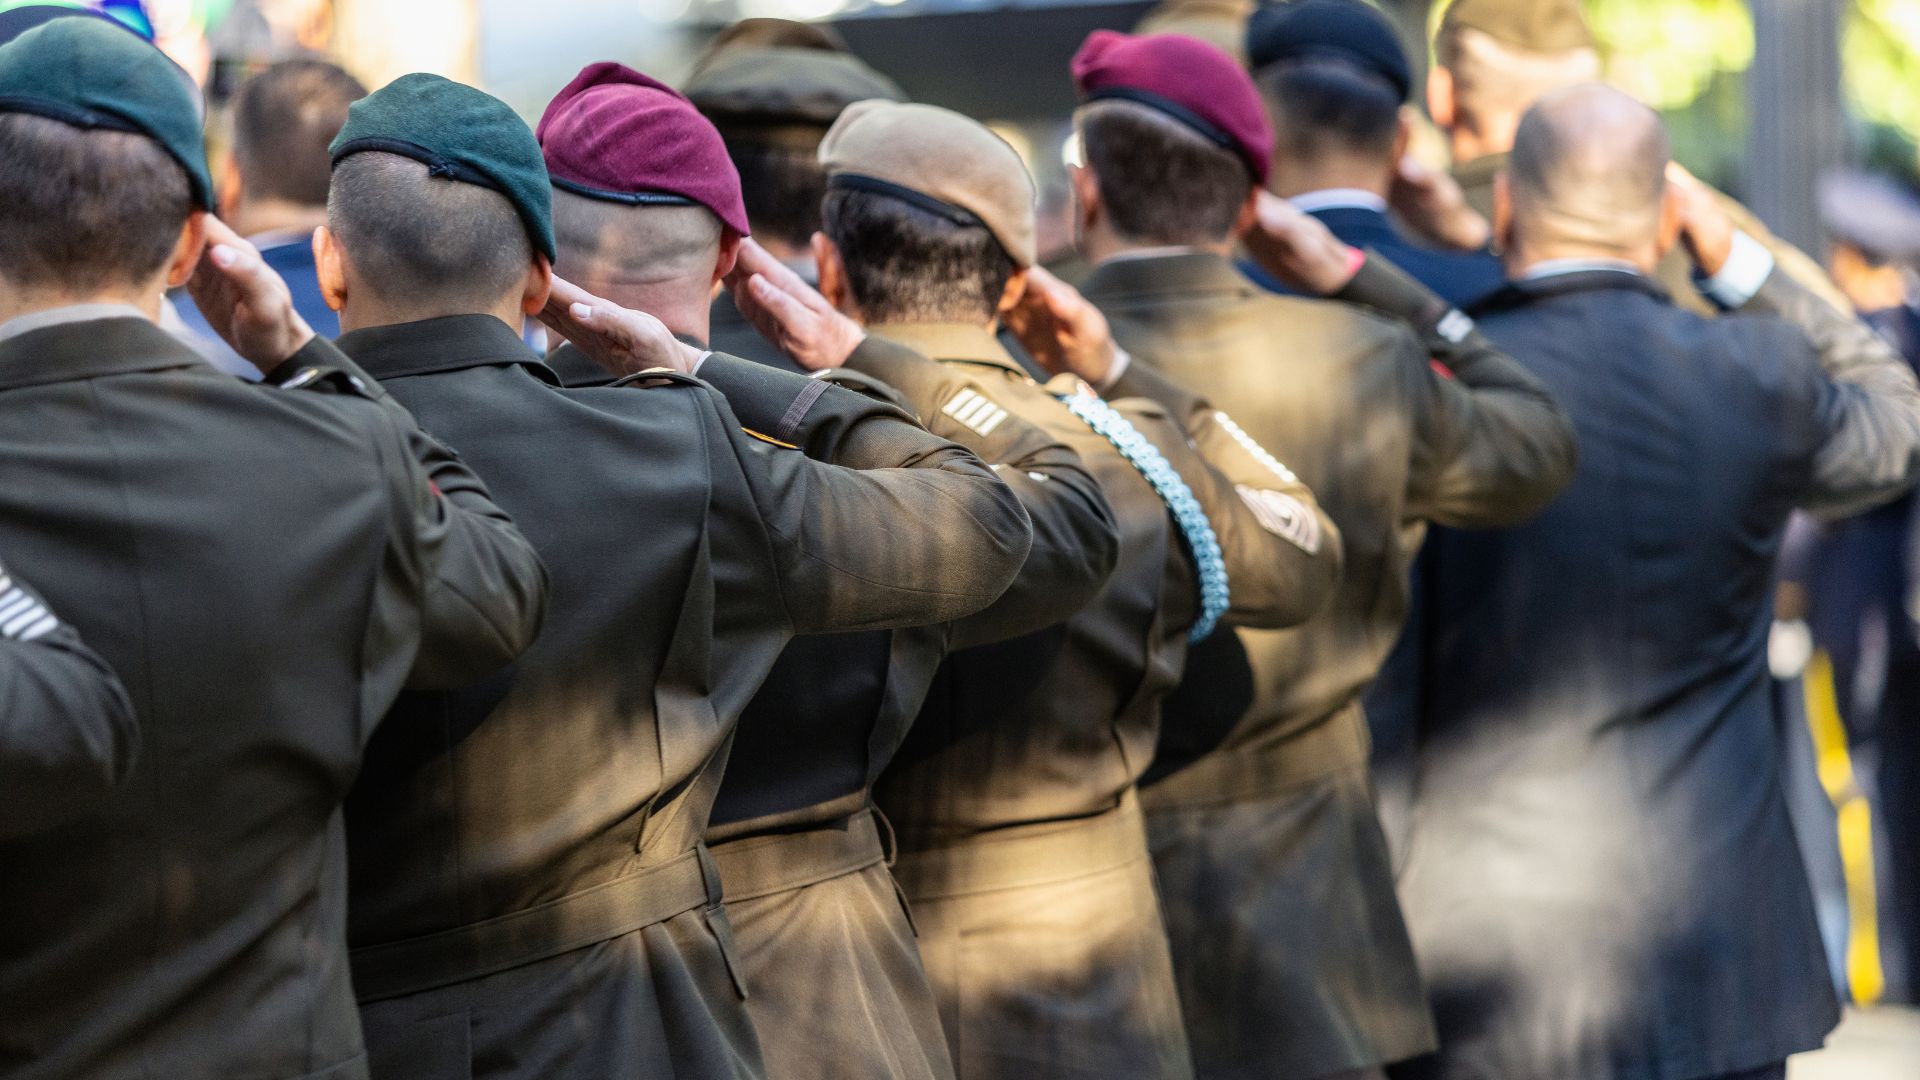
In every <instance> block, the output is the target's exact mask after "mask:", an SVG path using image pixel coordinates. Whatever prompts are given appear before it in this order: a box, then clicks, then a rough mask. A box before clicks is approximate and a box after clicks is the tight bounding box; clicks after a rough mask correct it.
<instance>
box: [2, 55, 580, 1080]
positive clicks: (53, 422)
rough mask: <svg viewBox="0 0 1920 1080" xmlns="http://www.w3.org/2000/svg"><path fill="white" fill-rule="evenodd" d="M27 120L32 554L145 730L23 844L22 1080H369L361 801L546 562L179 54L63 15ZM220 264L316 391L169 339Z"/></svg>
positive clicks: (13, 996)
mask: <svg viewBox="0 0 1920 1080" xmlns="http://www.w3.org/2000/svg"><path fill="white" fill-rule="evenodd" d="M0 102H4V104H0V432H5V434H4V435H3V436H0V463H3V464H0V473H4V477H5V482H4V483H0V550H4V551H5V552H6V553H7V555H8V557H9V558H10V559H14V560H17V562H18V565H22V566H31V567H33V570H34V584H35V586H36V587H37V588H38V589H40V590H41V591H42V592H43V593H44V594H45V596H46V598H47V603H48V605H49V607H50V608H51V609H52V610H54V611H58V612H59V613H60V617H61V618H63V619H65V620H68V621H69V622H70V623H71V624H72V625H73V627H75V628H76V629H77V630H78V632H79V633H80V634H81V635H82V636H84V637H85V639H86V641H87V643H88V644H89V645H90V646H91V647H92V648H94V649H95V650H97V651H98V653H99V655H100V657H101V658H102V659H103V660H104V661H106V663H107V664H108V665H109V666H110V667H111V668H112V669H113V670H114V671H116V672H117V673H118V674H119V676H120V678H121V680H122V681H123V682H124V683H125V685H126V690H127V695H128V698H129V700H131V701H132V702H133V705H134V708H135V717H136V719H137V721H138V725H139V737H140V743H141V750H140V756H139V758H138V759H137V760H136V761H135V762H134V764H133V766H132V768H131V770H130V771H129V772H128V773H127V775H126V777H125V779H124V781H123V782H122V783H121V784H120V785H119V786H118V787H116V788H115V789H114V790H113V791H112V792H111V793H110V794H106V795H104V796H102V797H100V798H97V799H93V800H91V801H89V802H88V803H87V804H86V805H84V806H81V807H76V808H75V810H74V812H73V813H71V814H69V815H68V816H67V817H66V818H65V820H63V821H61V822H60V823H58V824H57V825H55V826H53V827H51V828H48V829H45V830H42V831H38V832H35V833H34V834H32V835H30V836H17V837H11V838H8V839H6V840H5V841H4V842H0V864H4V865H5V866H6V867H7V874H6V877H5V879H4V881H0V958H3V959H0V999H4V1000H5V1001H6V1003H7V1005H6V1008H5V1009H4V1010H0V1072H4V1073H6V1074H7V1075H9V1076H15V1077H23V1078H38V1077H72V1076H97V1077H122V1076H209V1075H214V1076H248V1077H259V1078H263V1080H265V1078H274V1080H293V1078H296V1077H299V1078H306V1077H321V1076H325V1077H328V1078H330V1080H332V1078H344V1077H364V1076H365V1075H366V1064H365V1058H364V1056H363V1052H362V1042H361V1035H360V1026H359V1022H358V1018H357V1017H356V1015H355V1011H354V1004H353V991H352V988H351V986H350V984H349V980H348V970H347V953H346V941H345V935H344V929H345V909H346V899H347V881H346V860H345V857H344V851H343V842H344V838H345V837H344V833H343V831H342V825H341V817H340V801H341V799H342V798H343V797H344V796H345V794H346V791H347V788H348V786H349V785H351V784H352V782H353V778H354V775H355V773H356V772H357V770H358V769H359V766H360V762H361V757H362V751H363V747H364V746H365V745H366V742H367V740H368V739H369V738H370V737H371V736H372V734H373V731H374V727H375V725H376V723H377V722H378V721H379V719H380V717H381V715H382V714H383V713H384V712H385V711H386V709H387V706H388V705H389V704H390V703H391V702H392V701H393V700H394V699H395V697H396V696H397V695H398V694H399V693H400V691H401V689H402V688H403V686H407V685H412V686H423V687H424V686H458V685H462V684H465V683H469V682H472V681H474V680H477V679H480V678H483V677H486V676H488V675H490V674H492V673H493V672H494V671H496V670H498V669H499V668H501V667H502V666H503V665H505V664H507V663H508V662H509V661H511V660H512V659H513V658H514V657H515V656H516V655H517V654H518V653H519V652H520V651H521V650H522V649H524V648H525V647H526V646H527V644H528V643H529V642H530V641H531V640H532V639H533V637H534V634H535V632H536V630H537V629H538V626H539V621H540V613H541V609H542V606H543V602H544V599H545V595H546V577H545V574H544V571H543V569H542V567H541V565H540V562H539V560H538V558H537V556H535V554H534V553H533V550H532V548H531V547H530V546H529V545H528V543H527V541H526V540H525V539H524V538H523V537H522V536H521V535H520V534H519V532H518V531H517V530H516V529H515V528H514V527H513V526H512V524H511V522H510V521H509V520H508V518H507V517H506V515H505V514H504V513H502V512H501V511H500V510H499V509H498V508H497V507H496V506H495V505H494V504H493V502H492V500H491V499H490V498H489V497H488V495H487V493H486V489H485V488H484V487H483V486H482V485H481V484H480V482H479V481H478V480H477V479H475V477H474V476H473V474H472V473H471V472H469V471H468V470H467V469H466V467H465V466H463V465H462V464H460V463H459V462H458V461H457V460H456V459H455V458H454V457H453V456H452V455H450V454H448V453H447V452H446V451H445V450H444V449H442V448H441V447H439V446H438V445H436V444H434V443H432V442H431V441H430V440H428V439H427V438H426V437H425V436H424V435H422V434H421V433H420V431H419V429H418V428H417V427H416V426H415V425H414V423H413V420H412V418H411V417H410V416H408V415H407V413H406V412H405V410H403V409H401V408H400V407H399V406H398V405H396V404H394V403H393V402H392V401H391V399H388V398H386V397H385V396H384V395H382V394H381V393H380V391H379V388H378V387H377V386H374V385H373V384H372V383H371V381H370V380H365V379H362V378H360V377H359V376H358V375H357V374H356V373H355V372H354V371H353V369H352V368H351V365H350V364H348V363H347V362H346V360H345V358H344V357H341V356H340V355H339V354H338V353H337V352H335V351H334V350H333V349H332V347H331V346H328V345H326V344H325V343H324V342H321V341H318V340H316V339H315V338H314V334H313V331H312V329H311V328H310V327H308V326H307V325H306V324H305V322H304V321H303V320H301V319H300V318H299V316H298V313H297V312H295V311H294V309H293V306H292V302H291V300H290V298H289V296H288V292H287V289H286V287H285V285H284V284H282V283H280V282H279V280H278V279H277V278H275V277H273V275H272V274H271V272H270V271H268V270H267V269H266V268H265V266H264V264H263V263H262V262H261V261H260V258H259V255H258V254H257V253H255V252H254V251H253V250H252V249H251V247H249V246H248V245H247V244H246V243H245V242H244V241H242V240H240V239H239V238H238V237H237V236H235V235H234V234H233V233H232V232H231V231H230V230H228V229H226V228H225V227H224V226H221V225H220V224H219V223H218V222H217V221H215V220H214V219H212V217H211V216H210V214H209V211H210V210H211V208H212V205H213V187H212V184H211V182H210V179H209V177H208V170H207V164H206V158H205V153H204V150H203V148H202V144H201V137H200V121H199V117H198V114H197V111H196V108H195V103H194V101H193V100H192V98H191V97H190V95H189V91H188V90H187V89H186V84H185V83H183V82H182V81H181V80H180V78H179V75H178V72H177V69H176V68H174V66H173V65H172V64H171V62H169V61H168V60H167V59H166V58H165V57H164V56H162V55H161V54H160V52H159V51H158V50H156V49H154V48H153V47H152V46H150V45H148V44H146V43H145V42H142V41H140V40H139V39H138V38H136V37H134V36H133V35H130V34H128V33H126V32H124V31H123V30H121V29H119V28H116V27H113V26H109V25H106V24H105V23H102V22H99V21H96V20H92V19H57V20H54V21H53V22H51V23H49V24H47V25H45V26H42V27H40V28H38V29H36V30H33V31H30V32H28V33H27V34H24V35H22V36H21V37H19V38H18V39H16V40H14V41H13V42H11V43H10V44H8V45H6V46H4V47H0ZM208 239H212V240H213V241H214V242H215V246H214V247H212V248H211V249H210V251H209V254H208V255H207V257H206V258H201V251H202V248H203V246H204V244H205V243H206V241H207V240H208ZM196 263H197V264H198V270H197V271H195V267H196ZM189 272H194V273H193V280H194V289H195V295H196V298H197V299H198V301H199V304H200V308H201V310H202V311H203V312H206V313H208V314H209V315H210V316H211V317H212V322H213V323H214V325H216V326H218V327H220V328H221V329H222V331H223V332H225V333H226V335H227V339H228V342H229V344H231V345H232V346H233V347H234V349H235V350H236V351H237V352H239V353H240V354H241V355H242V356H246V357H248V358H249V359H250V360H251V361H252V362H253V363H254V364H256V365H257V366H258V367H260V368H261V370H262V371H263V372H268V373H269V380H270V381H273V382H276V383H284V384H285V386H284V387H261V386H253V385H249V384H246V383H242V382H240V381H238V380H235V379H233V378H230V377H228V376H226V375H223V374H221V373H220V372H218V371H216V370H215V369H214V368H213V367H211V366H210V365H208V364H206V363H205V362H204V361H202V360H201V359H200V357H199V356H198V354H196V353H195V352H194V351H193V350H191V349H190V348H188V347H187V346H186V345H185V344H183V343H181V342H180V341H178V340H176V339H175V338H173V337H171V336H170V335H168V334H167V333H165V332H164V331H162V330H161V329H160V328H159V327H158V326H157V325H155V320H156V318H157V317H158V313H159V311H160V307H161V303H162V300H163V294H164V291H165V289H166V287H167V286H168V285H177V284H180V283H181V282H183V281H186V280H187V278H188V276H189ZM295 387H304V389H296V388H295ZM319 391H332V392H331V393H328V392H319ZM12 719H13V717H12V716H11V715H10V716H9V720H12ZM14 794H15V793H14V792H13V791H12V790H11V789H9V791H8V795H7V800H8V801H9V803H11V801H12V800H13V798H14Z"/></svg>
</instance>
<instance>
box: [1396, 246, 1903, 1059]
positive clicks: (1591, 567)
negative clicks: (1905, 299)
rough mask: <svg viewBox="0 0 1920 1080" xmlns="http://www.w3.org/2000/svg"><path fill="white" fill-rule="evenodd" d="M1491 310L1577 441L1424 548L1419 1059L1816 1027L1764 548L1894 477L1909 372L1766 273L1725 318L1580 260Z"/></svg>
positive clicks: (1808, 926) (1808, 908) (1588, 1050)
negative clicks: (1496, 516) (1547, 485)
mask: <svg viewBox="0 0 1920 1080" xmlns="http://www.w3.org/2000/svg"><path fill="white" fill-rule="evenodd" d="M1769 316H1772V317H1769ZM1482 325H1483V327H1484V328H1485V330H1486V333H1487V334H1488V335H1489V336H1490V337H1491V338H1493V339H1494V340H1495V341H1496V342H1498V343H1499V344H1500V345H1501V346H1502V347H1504V348H1507V349H1510V350H1511V351H1512V352H1513V354H1514V355H1516V356H1520V357H1523V358H1525V362H1526V364H1527V365H1528V367H1529V368H1530V369H1531V370H1532V371H1534V372H1535V373H1537V374H1538V375H1539V377H1540V378H1541V379H1542V380H1543V381H1544V382H1545V383H1546V384H1547V385H1548V387H1549V388H1550V389H1551V390H1552V392H1553V393H1554V395H1555V397H1556V398H1558V399H1559V400H1560V401H1561V402H1562V403H1563V404H1564V405H1565V406H1566V408H1567V410H1568V412H1569V413H1570V414H1571V415H1572V417H1573V420H1574V423H1575V425H1576V427H1577V429H1578V432H1579V438H1580V445H1581V459H1580V465H1579V469H1578V471H1577V473H1576V474H1575V477H1574V480H1573V483H1572V485H1571V486H1570V487H1569V488H1568V489H1567V491H1566V492H1565V494H1563V495H1562V496H1561V498H1560V499H1559V500H1558V501H1557V502H1556V503H1554V505H1553V506H1551V507H1549V508H1548V509H1547V510H1546V511H1545V512H1544V513H1542V514H1541V515H1540V516H1539V517H1538V518H1536V519H1534V520H1533V521H1530V522H1528V523H1526V524H1524V525H1521V526H1519V527H1516V528H1510V529H1503V530H1499V531H1490V532H1471V533H1470V532H1459V533H1449V534H1448V535H1447V536H1445V537H1444V538H1441V539H1439V540H1437V541H1436V545H1435V548H1434V554H1435V562H1434V569H1433V578H1432V582H1433V592H1432V599H1433V604H1432V607H1431V608H1430V611H1429V614H1430V616H1431V618H1430V622H1429V627H1430V634H1431V639H1432V640H1431V642H1430V649H1431V651H1432V654H1433V658H1434V659H1433V663H1432V664H1431V666H1430V669H1429V671H1430V675H1429V682H1428V685H1427V695H1426V696H1427V700H1428V703H1429V712H1428V717H1427V724H1426V730H1425V731H1424V733H1423V744H1422V747H1421V759H1420V769H1419V773H1418V776H1417V780H1416V788H1415V795H1416V802H1415V805H1414V822H1415V824H1414V831H1413V836H1412V850H1411V854H1410V857H1409V861H1408V864H1407V866H1406V869H1405V871H1404V874H1403V876H1402V878H1401V896H1402V901H1403V903H1404V905H1405V910H1406V914H1407V918H1408V923H1409V925H1410V927H1411V929H1412V931H1413V934H1414V941H1415V944H1416V946H1417V948H1418V951H1419V956H1420V962H1421V967H1422V970H1423V971H1424V973H1425V974H1426V976H1427V978H1428V981H1429V985H1430V988H1431V991H1432V996H1433V1002H1434V1007H1435V1013H1436V1019H1437V1020H1438V1022H1439V1026H1440V1035H1441V1054H1440V1060H1439V1062H1438V1067H1437V1068H1436V1069H1435V1070H1434V1074H1435V1075H1439V1076H1445V1077H1459V1078H1461V1080H1466V1078H1469V1077H1472V1078H1475V1080H1478V1078H1480V1077H1485V1076H1578V1077H1583V1078H1592V1080H1682V1078H1692V1077H1704V1076H1720V1075H1722V1074H1734V1073H1741V1072H1744V1071H1746V1070H1749V1069H1756V1068H1760V1067H1762V1066H1768V1065H1772V1064H1774V1063H1777V1062H1780V1061H1782V1060H1784V1059H1785V1058H1786V1057H1787V1056H1788V1055H1790V1054H1794V1053H1797V1052H1799V1051H1803V1050H1810V1049H1813V1048H1815V1047H1817V1046H1819V1045H1820V1043H1821V1041H1822V1038H1823V1037H1824V1035H1825V1034H1826V1032H1827V1031H1828V1030H1829V1029H1831V1028H1832V1026H1833V1025H1834V1023H1835V1021H1836V1020H1837V1018H1838V1012H1837V1010H1836V1008H1835V1004H1834V997H1833V990H1832V986H1831V984H1830V982H1829V980H1828V977H1827V968H1826V963H1825V960H1824V957H1823V953H1822V950H1821V944H1820V934H1819V930H1818V927H1817V925H1816V923H1815V914H1814V908H1813V901H1812V897H1811V895H1810V892H1809V889H1808V885H1807V879H1806V874H1805V870H1804V868H1803V863H1802V861H1801V857H1800V852H1799V850H1798V846H1797V844H1796V842H1795V839H1794V832H1793V829H1792V826H1791V824H1790V822H1789V820H1788V814H1787V804H1786V801H1785V799H1784V797H1783V793H1782V785H1783V778H1782V771H1781V764H1780V753H1781V751H1780V748H1779V745H1778V738H1777V735H1776V727H1775V721H1774V716H1773V710H1772V707H1771V705H1770V700H1769V682H1770V680H1769V675H1768V668H1767V656H1766V652H1767V637H1768V630H1769V626H1770V623H1771V621H1772V601H1771V598H1772V581H1773V563H1774V557H1775V554H1776V552H1777V550H1778V547H1779V544H1780V538H1781V533H1782V530H1783V527H1784V525H1785V523H1786V520H1787V516H1788V514H1789V512H1790V511H1792V510H1793V509H1794V508H1795V507H1796V506H1798V507H1808V508H1813V509H1819V510H1827V511H1843V510H1850V509H1858V508H1859V507H1861V506H1862V505H1865V504H1870V503H1871V502H1873V501H1876V500H1884V499H1886V498H1890V497H1892V496H1893V495H1895V494H1896V493H1897V492H1899V491H1900V490H1902V489H1903V488H1904V487H1905V486H1906V485H1907V484H1909V483H1910V482H1911V478H1912V477H1913V475H1914V471H1915V467H1916V462H1917V461H1920V457H1917V456H1916V455H1920V389H1917V388H1916V386H1915V383H1914V377H1913V374H1912V372H1911V371H1910V370H1909V369H1908V368H1907V365H1906V364H1905V363H1904V362H1903V361H1901V360H1900V359H1899V358H1898V357H1896V356H1895V355H1893V353H1892V351H1891V349H1890V348H1889V347H1888V346H1887V345H1886V344H1885V343H1884V342H1881V341H1879V340H1878V339H1877V338H1875V337H1874V335H1873V334H1872V333H1871V332H1870V331H1869V330H1868V329H1867V328H1866V327H1865V326H1864V324H1861V323H1859V322H1857V321H1855V320H1853V319H1851V318H1848V317H1846V316H1844V315H1842V314H1841V313H1840V312H1838V311H1837V310H1835V309H1833V308H1831V307H1830V306H1828V305H1826V304H1825V303H1824V302H1822V301H1820V300H1819V299H1817V298H1816V297H1814V296H1812V295H1811V294H1810V293H1808V292H1807V291H1805V290H1804V289H1802V288H1800V287H1799V286H1797V285H1796V284H1794V283H1793V282H1792V281H1791V280H1790V279H1789V278H1788V277H1787V276H1786V275H1785V274H1783V273H1781V272H1780V271H1778V270H1776V271H1775V272H1774V274H1773V277H1772V278H1771V279H1770V280H1768V282H1767V283H1766V285H1765V286H1764V287H1763V288H1762V290H1761V291H1760V293H1759V294H1758V295H1757V296H1756V297H1755V298H1754V299H1753V300H1752V301H1751V302H1749V304H1748V305H1747V306H1746V307H1744V308H1742V309H1740V311H1739V313H1737V314H1735V315H1733V316H1730V317H1724V318H1721V319H1717V320H1706V319H1701V318H1699V317H1697V316H1694V315H1692V314H1690V313H1687V312H1684V311H1682V310H1680V309H1679V308H1677V307H1675V306H1674V305H1673V303H1672V302H1671V301H1670V300H1669V299H1668V298H1667V296H1666V294H1665V292H1664V291H1663V290H1662V289H1660V287H1659V286H1658V285H1657V284H1655V283H1654V282H1652V281H1650V280H1649V279H1647V278H1644V277H1641V276H1639V275H1638V274H1634V273H1630V272H1622V271H1614V270H1595V271H1589V272H1577V273H1569V274H1566V275H1564V276H1558V277H1552V278H1540V279H1535V280H1526V281H1521V282H1519V283H1517V284H1516V285H1515V286H1514V287H1513V288H1512V289H1511V290H1509V291H1507V292H1505V293H1502V294H1500V295H1499V296H1496V297H1495V298H1494V299H1493V300H1492V301H1490V303H1489V305H1488V307H1487V308H1486V310H1485V318H1484V322H1483V323H1482Z"/></svg>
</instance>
